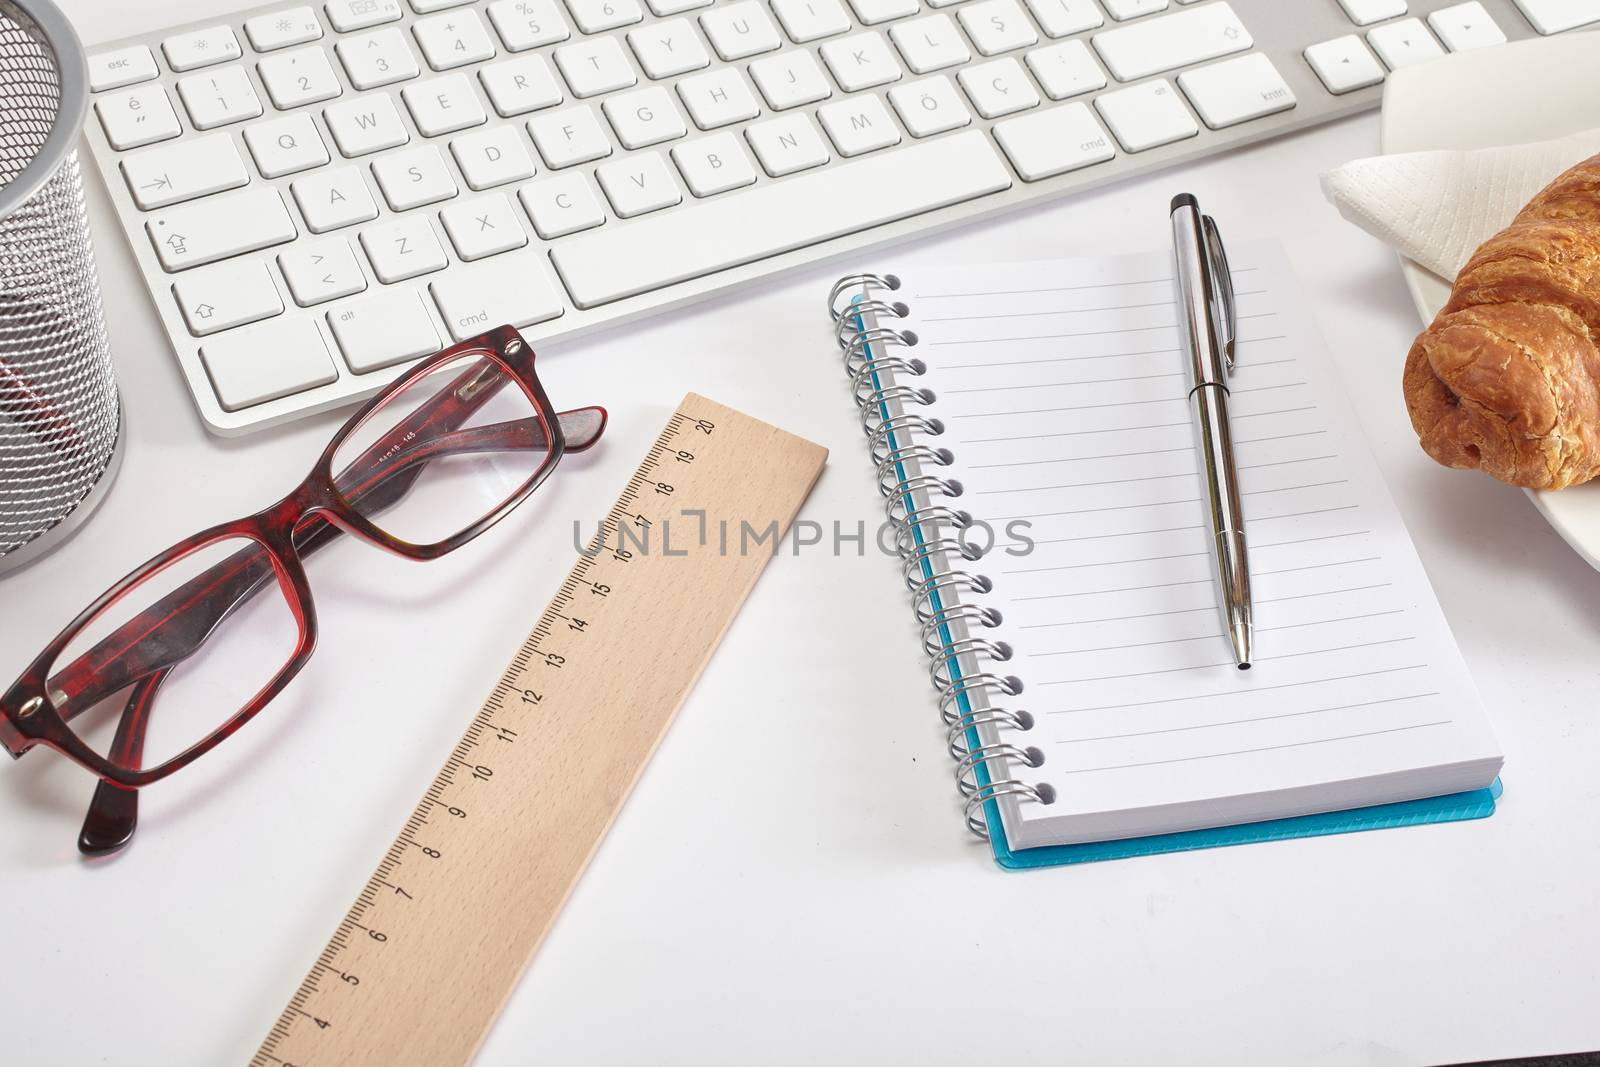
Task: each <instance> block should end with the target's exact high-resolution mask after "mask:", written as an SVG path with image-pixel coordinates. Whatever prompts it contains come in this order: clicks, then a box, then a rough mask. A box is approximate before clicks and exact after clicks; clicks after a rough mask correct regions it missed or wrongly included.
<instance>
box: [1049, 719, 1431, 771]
mask: <svg viewBox="0 0 1600 1067" xmlns="http://www.w3.org/2000/svg"><path fill="white" fill-rule="evenodd" d="M1454 721H1455V720H1454V719H1440V720H1438V721H1437V722H1419V723H1413V724H1411V725H1410V726H1391V727H1389V728H1388V729H1387V730H1368V731H1366V732H1364V733H1359V734H1340V735H1339V736H1338V737H1320V738H1317V739H1315V740H1312V741H1290V742H1287V743H1285V744H1282V745H1263V746H1262V747H1260V748H1240V749H1235V750H1233V751H1232V752H1207V753H1203V754H1201V755H1198V756H1179V757H1178V758H1176V759H1158V760H1145V761H1143V762H1140V763H1112V764H1107V765H1106V766H1104V767H1066V768H1062V770H1061V772H1060V773H1062V774H1091V773H1093V772H1095V771H1125V770H1129V769H1130V768H1133V767H1161V766H1164V765H1166V764H1170V763H1190V762H1192V761H1194V760H1204V759H1221V758H1223V757H1224V756H1248V755H1252V754H1254V753H1257V752H1276V751H1278V750H1280V749H1286V748H1305V747H1306V746H1308V745H1326V744H1330V743H1332V742H1334V741H1354V740H1356V739H1357V738H1361V737H1379V736H1382V735H1383V734H1398V733H1404V732H1405V731H1407V730H1426V729H1428V728H1429V727H1430V726H1448V725H1450V724H1451V723H1452V722H1454Z"/></svg>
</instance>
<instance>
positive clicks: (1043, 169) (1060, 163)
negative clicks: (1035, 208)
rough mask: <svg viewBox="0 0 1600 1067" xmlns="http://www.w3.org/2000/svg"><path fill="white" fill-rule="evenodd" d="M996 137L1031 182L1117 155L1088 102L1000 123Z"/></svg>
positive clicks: (1020, 172) (1054, 108)
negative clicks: (1090, 109)
mask: <svg viewBox="0 0 1600 1067" xmlns="http://www.w3.org/2000/svg"><path fill="white" fill-rule="evenodd" d="M994 136H995V140H997V141H999V142H1000V147H1001V148H1002V149H1003V150H1004V151H1005V154H1006V155H1007V156H1008V157H1009V158H1010V160H1011V165H1012V166H1014V167H1016V168H1017V173H1018V174H1020V175H1022V180H1023V181H1028V182H1036V181H1039V180H1040V179H1041V178H1048V177H1051V176H1052V175H1056V174H1064V173H1066V172H1067V171H1069V170H1079V169H1081V168H1083V167H1089V166H1093V165H1094V164H1096V163H1104V162H1105V161H1106V160H1108V159H1111V158H1112V157H1114V156H1115V155H1116V154H1117V150H1116V149H1115V148H1113V147H1112V145H1111V138H1110V137H1108V136H1106V132H1105V130H1103V129H1101V128H1100V123H1098V122H1096V121H1095V118H1094V115H1093V114H1092V113H1091V112H1090V111H1089V105H1087V104H1067V105H1066V106H1065V107H1053V108H1049V109H1048V110H1045V111H1036V112H1034V113H1033V114H1032V115H1024V116H1022V117H1021V118H1015V119H1007V120H1006V121H1004V122H997V123H995V126H994Z"/></svg>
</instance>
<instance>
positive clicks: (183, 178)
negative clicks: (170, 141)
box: [122, 133, 250, 211]
mask: <svg viewBox="0 0 1600 1067" xmlns="http://www.w3.org/2000/svg"><path fill="white" fill-rule="evenodd" d="M122 177H123V180H125V181H126V182H127V183H128V191H129V192H130V193H132V194H133V202H134V203H136V204H138V205H139V208H140V210H142V211H151V210H153V209H155V208H158V207H166V206H167V205H168V204H177V203H181V202H182V201H184V200H193V199H195V198H196V197H200V196H208V195H210V194H211V193H220V192H222V191H223V190H224V189H237V188H239V186H241V185H245V184H246V183H248V182H249V181H250V174H249V172H248V171H247V170H245V166H244V160H242V159H240V158H239V150H238V149H237V148H235V147H234V144H233V138H232V137H230V136H229V135H228V134H225V133H212V134H207V135H206V136H204V137H196V138H194V139H193V140H189V141H182V142H179V143H178V144H174V145H163V146H162V147H160V148H152V149H150V150H149V151H146V152H139V153H136V154H135V155H131V156H125V157H124V158H123V160H122Z"/></svg>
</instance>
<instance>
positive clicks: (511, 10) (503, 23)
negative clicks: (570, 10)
mask: <svg viewBox="0 0 1600 1067" xmlns="http://www.w3.org/2000/svg"><path fill="white" fill-rule="evenodd" d="M489 21H490V22H492V23H494V31H495V32H496V33H498V34H499V35H500V43H501V44H503V45H505V46H506V50H507V51H509V52H526V51H527V50H528V49H530V48H538V47H539V46H540V45H545V44H555V43H556V42H557V41H565V40H566V39H567V38H568V37H571V36H572V30H571V29H569V28H568V26H567V20H566V19H565V18H563V17H562V14H561V11H560V9H559V8H557V7H556V5H555V3H554V2H553V0H495V2H494V3H492V4H490V5H489Z"/></svg>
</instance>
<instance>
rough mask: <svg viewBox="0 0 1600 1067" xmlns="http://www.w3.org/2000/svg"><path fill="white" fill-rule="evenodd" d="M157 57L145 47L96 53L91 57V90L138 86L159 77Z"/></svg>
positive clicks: (137, 46)
mask: <svg viewBox="0 0 1600 1067" xmlns="http://www.w3.org/2000/svg"><path fill="white" fill-rule="evenodd" d="M160 73H161V72H160V71H159V70H157V69H156V57H155V56H153V55H151V54H150V49H148V48H146V47H145V46H144V45H142V44H139V45H133V46H132V47H130V48H118V49H116V50H115V51H111V52H96V53H95V54H94V55H92V56H90V57H89V90H90V91H91V92H96V93H100V92H104V91H105V90H107V89H120V88H122V87H123V86H124V85H137V84H139V83H140V82H147V81H149V80H150V79H152V78H154V77H157V76H158V75H159V74H160Z"/></svg>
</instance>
